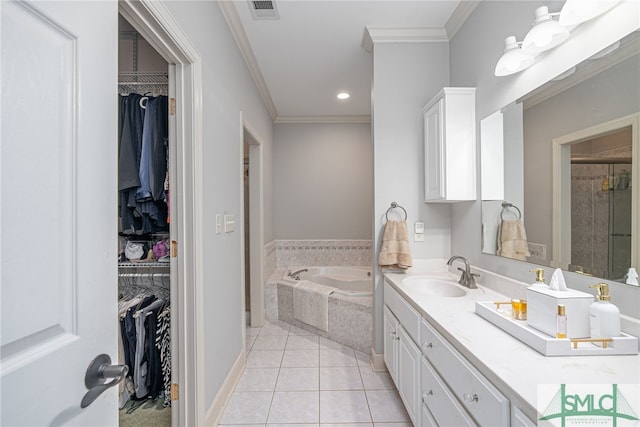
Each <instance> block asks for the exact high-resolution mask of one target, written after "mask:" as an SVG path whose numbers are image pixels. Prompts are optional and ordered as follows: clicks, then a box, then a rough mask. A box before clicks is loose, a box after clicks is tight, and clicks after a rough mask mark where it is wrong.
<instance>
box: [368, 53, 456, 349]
mask: <svg viewBox="0 0 640 427" xmlns="http://www.w3.org/2000/svg"><path fill="white" fill-rule="evenodd" d="M448 64H449V46H448V43H378V44H375V46H374V49H373V93H374V97H373V101H372V102H373V106H372V108H373V112H372V125H373V135H374V138H373V151H374V154H373V162H374V184H375V190H374V217H373V221H374V222H373V234H374V236H375V240H374V247H375V248H376V249H375V250H376V258H375V261H374V264H377V254H378V252H379V248H380V239H381V237H382V236H381V231H382V230H383V226H384V222H385V220H384V216H385V213H386V211H387V209H388V208H389V205H390V203H391V202H393V201H396V202H398V203H399V204H400V205H402V206H403V207H404V208H405V209H406V211H407V216H408V218H407V223H408V226H409V229H410V230H409V231H410V234H411V235H412V232H411V230H413V224H414V223H415V222H416V221H423V222H424V223H425V241H424V242H421V243H415V242H411V251H412V255H413V257H414V258H443V257H446V256H447V255H448V254H449V252H450V238H449V236H450V227H451V224H450V213H451V210H450V207H449V206H448V205H446V204H444V205H442V204H425V203H424V131H423V117H422V107H423V106H424V105H425V104H426V103H427V102H429V100H430V99H431V98H432V97H433V96H435V95H436V94H437V93H438V91H439V90H440V89H441V88H442V87H444V86H447V85H448V75H449V67H448ZM390 215H392V214H390ZM390 218H391V216H390ZM396 218H397V217H396ZM374 271H376V274H375V282H374V283H375V288H376V289H375V298H374V299H375V303H374V305H375V306H374V322H375V324H374V334H375V336H374V342H375V351H376V353H382V305H383V292H382V279H381V276H380V272H379V271H378V270H377V269H374Z"/></svg>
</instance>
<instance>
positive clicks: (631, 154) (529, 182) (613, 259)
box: [480, 31, 640, 280]
mask: <svg viewBox="0 0 640 427" xmlns="http://www.w3.org/2000/svg"><path fill="white" fill-rule="evenodd" d="M639 53H640V33H639V32H638V31H636V32H634V33H632V34H630V35H629V36H627V37H625V38H624V39H623V40H621V41H620V45H619V47H618V48H617V49H616V50H615V51H613V52H612V53H609V54H608V55H605V56H602V57H599V58H598V57H597V56H598V55H596V57H594V58H590V59H589V60H587V61H585V62H584V63H582V64H578V65H577V66H576V67H575V69H574V70H572V72H569V73H563V74H566V75H564V76H558V78H557V79H555V80H554V81H551V82H548V83H546V84H545V85H543V86H542V87H540V88H538V89H536V90H535V91H533V92H531V93H529V94H527V95H526V96H524V97H522V98H521V99H519V100H517V101H516V102H515V103H513V104H510V105H508V106H506V107H505V108H503V109H501V110H500V111H498V112H496V113H494V114H492V115H490V116H488V117H487V118H485V119H483V120H482V121H481V127H480V133H481V135H480V136H481V162H482V169H481V172H482V173H481V178H482V185H481V190H482V236H483V239H482V245H483V247H482V251H483V252H484V253H489V254H498V248H499V246H501V245H502V246H503V247H504V245H505V243H508V244H509V245H515V246H516V247H522V246H524V247H526V248H527V249H528V251H529V253H528V254H527V255H526V256H524V257H523V256H522V254H518V253H515V254H514V253H502V254H501V256H507V257H509V258H514V259H524V260H526V261H529V262H532V263H536V264H542V265H546V266H554V267H555V266H558V267H561V268H564V269H570V270H574V271H575V270H582V271H584V272H585V273H588V274H593V275H594V276H596V277H601V278H606V279H611V280H623V276H624V274H625V273H626V272H627V269H628V268H629V267H631V266H633V267H636V268H637V267H638V266H639V265H640V253H639V252H640V248H639V247H638V246H639V243H638V241H639V240H640V239H639V238H638V231H640V228H639V227H640V219H639V218H638V217H639V216H640V208H639V205H640V202H639V200H640V197H638V193H639V191H638V189H639V187H640V185H639V183H640V179H639V177H638V175H639V171H640V165H639V163H640V162H639V155H638V151H639V149H640V147H639V145H638V133H639V132H640V130H639V129H638V127H637V126H638V125H637V124H636V125H635V127H634V125H633V123H634V120H635V123H637V120H638V117H639V115H638V112H639V111H640V79H639V78H638V76H640V56H639ZM625 120H626V121H625ZM616 126H617V127H616ZM622 140H625V141H626V142H622ZM500 149H502V153H501V154H499V155H498V154H495V153H497V152H498V151H500ZM492 153H493V154H492ZM572 157H573V158H574V162H573V164H572V160H571V159H572ZM603 157H615V158H616V159H613V160H609V159H607V160H604V159H601V158H603ZM620 157H621V158H622V159H619V158H620ZM587 158H590V159H591V160H589V159H587ZM588 161H591V162H592V164H586V162H588ZM600 161H602V162H604V161H607V162H609V163H611V164H609V163H606V164H600V165H596V164H593V163H595V162H600ZM621 162H627V163H621ZM605 170H606V171H605ZM623 170H624V172H623ZM572 175H573V178H572ZM588 175H593V176H591V177H588ZM605 176H606V177H607V181H608V182H609V187H608V188H609V189H607V190H606V191H603V190H602V188H603V183H604V181H605V178H604V177H605ZM627 179H628V182H629V185H628V186H627V188H626V189H625V190H621V188H620V183H621V182H622V183H623V187H624V186H626V184H625V183H626V181H627ZM572 184H573V185H572ZM634 184H635V185H634ZM587 186H589V187H590V190H589V191H590V193H588V192H587V191H586V187H587ZM616 187H617V188H616ZM616 190H619V191H616ZM600 199H602V200H600ZM505 202H506V203H508V204H512V205H513V206H515V207H517V208H518V209H519V210H520V211H521V217H522V219H521V228H517V227H516V228H515V231H512V232H511V234H509V233H507V234H506V235H505V233H501V230H500V226H501V224H503V223H504V221H503V219H504V218H507V221H509V222H512V221H515V220H516V219H517V218H516V216H517V211H516V210H515V209H513V208H510V207H507V208H506V209H504V208H503V204H504V203H505ZM605 202H606V203H605ZM514 212H515V214H514ZM501 214H502V218H501ZM510 229H511V230H514V228H513V227H510ZM501 238H502V239H504V241H503V242H502V243H501Z"/></svg>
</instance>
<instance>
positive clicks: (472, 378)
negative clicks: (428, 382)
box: [421, 319, 510, 426]
mask: <svg viewBox="0 0 640 427" xmlns="http://www.w3.org/2000/svg"><path fill="white" fill-rule="evenodd" d="M421 333H422V338H421V348H422V352H423V354H424V355H425V357H426V358H427V360H428V361H429V363H430V364H431V366H433V367H434V369H435V370H436V371H437V372H438V373H439V374H440V377H441V378H443V379H444V381H445V382H446V387H448V389H449V390H450V392H451V394H452V395H453V396H454V397H455V399H456V401H457V402H459V403H460V404H461V405H462V407H463V408H464V409H465V410H466V412H468V413H469V414H470V415H471V416H472V417H473V418H474V419H475V420H476V421H477V422H478V424H480V425H483V426H493V425H500V426H505V425H509V423H510V418H509V409H510V408H509V406H510V404H509V399H507V398H506V397H505V396H504V395H503V394H502V393H500V392H499V391H498V389H497V388H495V387H494V386H493V384H491V383H490V382H489V381H488V380H487V379H486V378H485V377H484V376H483V375H482V374H481V373H480V372H478V370H477V369H476V368H474V367H473V365H471V363H470V362H469V361H468V360H467V359H466V358H465V357H464V356H462V355H461V354H460V353H459V352H458V351H457V350H456V349H454V348H453V346H451V344H449V342H447V341H446V340H445V339H444V338H443V337H442V335H440V334H439V333H438V332H437V331H436V330H435V329H434V328H433V326H431V325H430V324H429V322H427V321H426V320H424V319H423V320H422V325H421ZM424 389H425V387H424V386H423V391H424ZM457 402H454V403H457ZM432 412H433V411H432ZM434 415H435V414H434ZM436 420H438V419H437V417H436ZM440 424H442V423H440Z"/></svg>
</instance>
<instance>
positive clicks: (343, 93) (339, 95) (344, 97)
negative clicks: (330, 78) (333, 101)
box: [337, 92, 351, 99]
mask: <svg viewBox="0 0 640 427" xmlns="http://www.w3.org/2000/svg"><path fill="white" fill-rule="evenodd" d="M350 96H351V95H349V94H348V93H347V92H340V93H339V94H338V95H337V97H338V99H349V97H350Z"/></svg>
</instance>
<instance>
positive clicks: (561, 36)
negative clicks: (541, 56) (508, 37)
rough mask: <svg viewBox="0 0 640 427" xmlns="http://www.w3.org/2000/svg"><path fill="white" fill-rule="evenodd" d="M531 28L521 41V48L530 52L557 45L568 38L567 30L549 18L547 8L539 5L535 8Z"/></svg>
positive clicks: (541, 50)
mask: <svg viewBox="0 0 640 427" xmlns="http://www.w3.org/2000/svg"><path fill="white" fill-rule="evenodd" d="M535 14H536V19H535V21H534V25H533V28H531V30H529V32H528V33H527V35H526V36H525V37H524V40H523V41H522V50H523V51H525V52H529V53H532V54H536V53H540V52H543V51H545V50H548V49H551V48H553V47H556V46H558V45H559V44H560V43H562V42H564V41H565V40H567V39H568V38H569V30H568V29H566V28H565V27H563V26H562V25H560V24H559V23H557V22H556V21H554V20H553V19H551V15H550V14H549V8H548V7H547V6H540V7H539V8H537V9H536V12H535Z"/></svg>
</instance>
